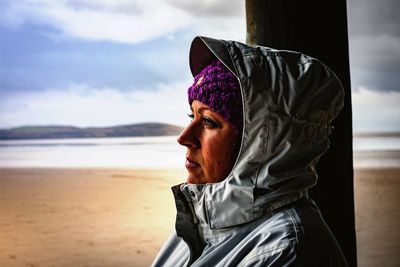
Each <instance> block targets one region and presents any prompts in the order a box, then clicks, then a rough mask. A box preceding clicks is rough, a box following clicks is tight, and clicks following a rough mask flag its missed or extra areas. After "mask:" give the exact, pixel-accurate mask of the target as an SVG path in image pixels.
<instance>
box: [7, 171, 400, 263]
mask: <svg viewBox="0 0 400 267" xmlns="http://www.w3.org/2000/svg"><path fill="white" fill-rule="evenodd" d="M0 172H1V173H0V266H7V267H17V266H18V267H20V266H30V267H33V266H35V267H39V266H46V267H51V266H55V267H60V266H61V267H62V266H65V267H67V266H68V267H70V266H74V267H79V266H82V267H83V266H118V267H124V266H149V264H150V263H151V262H152V260H153V258H154V256H155V255H156V253H157V251H158V250H159V248H160V246H161V244H162V243H163V242H164V240H165V239H166V238H167V237H168V235H169V234H170V232H171V229H172V227H173V222H174V216H175V208H174V206H173V199H172V195H171V193H170V186H171V185H174V184H177V183H179V182H180V181H182V180H183V177H184V175H185V174H184V171H183V170H137V169H135V170H133V169H132V170H127V169H104V170H102V169H1V170H0ZM355 188H356V190H355V200H356V224H357V238H358V258H359V266H361V267H369V266H371V267H372V266H400V260H399V259H400V257H399V255H398V254H399V253H398V252H399V251H400V236H399V232H400V231H399V221H400V206H399V199H400V169H358V170H356V171H355Z"/></svg>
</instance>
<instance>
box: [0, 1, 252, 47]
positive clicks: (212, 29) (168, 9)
mask: <svg viewBox="0 0 400 267" xmlns="http://www.w3.org/2000/svg"><path fill="white" fill-rule="evenodd" d="M223 3H225V2H223V1H222V2H221V1H216V2H210V1H197V2H196V3H192V5H193V4H194V5H195V6H196V8H197V9H196V10H197V11H199V10H203V11H204V12H203V13H204V14H203V13H201V14H200V15H202V16H201V17H199V14H197V13H198V12H197V11H196V12H193V10H192V5H189V6H188V5H187V4H184V3H183V2H179V1H178V2H177V1H161V0H147V1H128V0H118V1H106V0H60V1H49V0H21V1H10V2H8V4H7V5H5V8H4V9H3V11H0V25H3V26H7V27H13V28H16V27H19V26H21V25H24V24H25V23H33V24H39V25H47V26H50V27H53V28H56V29H58V30H59V31H60V33H57V35H56V34H55V33H54V32H53V33H52V34H53V35H54V36H56V37H60V36H61V37H68V38H71V37H72V38H79V39H84V40H91V41H114V42H121V43H130V44H134V43H139V42H143V41H147V40H151V39H154V38H157V37H160V36H170V37H171V35H170V34H173V33H174V32H176V31H179V30H182V29H190V30H191V32H192V33H195V32H199V34H204V35H212V36H215V35H216V36H218V37H219V38H225V37H228V38H231V39H233V38H234V37H236V36H237V35H238V33H240V34H241V35H243V36H244V35H245V18H244V2H242V1H239V0H236V1H234V2H233V3H234V4H231V5H229V4H228V5H229V6H231V8H230V9H227V8H225V9H223V8H221V7H223V6H225V5H223ZM188 7H190V8H188ZM193 8H195V7H193ZM211 10H213V11H215V12H214V13H215V14H214V13H212V12H211ZM207 14H210V15H213V14H214V16H211V17H209V16H207ZM216 15H220V17H218V16H216ZM221 16H222V17H221ZM232 32H234V34H229V33H232ZM214 33H216V34H214ZM226 33H228V34H226ZM221 34H222V35H221ZM236 39H237V38H236Z"/></svg>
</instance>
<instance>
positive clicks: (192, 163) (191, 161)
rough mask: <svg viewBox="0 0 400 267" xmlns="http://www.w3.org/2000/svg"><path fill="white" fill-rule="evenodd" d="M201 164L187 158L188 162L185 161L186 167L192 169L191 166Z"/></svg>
mask: <svg viewBox="0 0 400 267" xmlns="http://www.w3.org/2000/svg"><path fill="white" fill-rule="evenodd" d="M199 166H200V164H198V163H197V162H196V161H194V160H191V159H189V158H186V162H185V167H186V168H189V169H191V168H197V167H199Z"/></svg>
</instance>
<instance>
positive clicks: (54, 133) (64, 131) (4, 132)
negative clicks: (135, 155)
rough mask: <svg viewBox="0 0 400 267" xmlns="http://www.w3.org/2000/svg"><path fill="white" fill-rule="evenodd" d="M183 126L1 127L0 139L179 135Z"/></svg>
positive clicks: (145, 124)
mask: <svg viewBox="0 0 400 267" xmlns="http://www.w3.org/2000/svg"><path fill="white" fill-rule="evenodd" d="M182 130H183V128H182V127H179V126H176V125H170V124H164V123H140V124H131V125H121V126H114V127H88V128H79V127H73V126H25V127H17V128H11V129H0V139H2V140H10V139H53V138H90V137H92V138H93V137H129V136H165V135H178V134H179V133H180V132H181V131H182Z"/></svg>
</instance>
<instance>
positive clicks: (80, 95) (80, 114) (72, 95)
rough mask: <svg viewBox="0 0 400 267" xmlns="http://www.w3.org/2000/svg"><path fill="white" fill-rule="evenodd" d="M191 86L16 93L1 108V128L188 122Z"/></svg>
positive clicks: (80, 88) (173, 85) (75, 87)
mask: <svg viewBox="0 0 400 267" xmlns="http://www.w3.org/2000/svg"><path fill="white" fill-rule="evenodd" d="M186 89H187V83H185V82H179V83H175V84H171V85H164V84H160V85H159V87H158V88H157V90H154V91H140V90H139V91H132V92H121V91H120V90H117V89H115V88H102V89H94V88H88V87H87V86H85V85H73V86H71V87H69V88H67V89H65V90H47V91H44V92H36V93H20V94H14V95H12V96H11V97H9V98H7V99H3V100H2V103H1V105H0V113H1V116H0V127H1V128H8V127H15V126H21V125H49V124H51V125H74V126H82V127H85V126H112V125H121V124H131V123H138V122H149V121H151V122H165V123H171V124H177V125H181V126H184V125H185V124H186V123H187V121H188V120H187V116H186V114H187V113H188V110H189V108H188V104H187V97H186Z"/></svg>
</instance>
